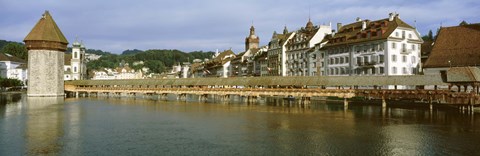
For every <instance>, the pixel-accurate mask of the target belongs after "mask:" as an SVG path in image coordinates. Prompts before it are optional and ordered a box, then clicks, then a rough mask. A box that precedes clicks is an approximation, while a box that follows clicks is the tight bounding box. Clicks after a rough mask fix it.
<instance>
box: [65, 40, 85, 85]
mask: <svg viewBox="0 0 480 156" xmlns="http://www.w3.org/2000/svg"><path fill="white" fill-rule="evenodd" d="M72 46H73V47H72V54H71V55H65V65H64V76H63V77H64V80H84V79H87V63H86V61H87V60H86V57H85V46H84V45H83V44H82V43H79V42H78V41H75V42H73V44H72ZM68 57H70V58H68ZM68 59H69V60H68Z"/></svg>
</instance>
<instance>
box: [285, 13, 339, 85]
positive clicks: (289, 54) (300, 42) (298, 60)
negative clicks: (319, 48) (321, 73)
mask: <svg viewBox="0 0 480 156" xmlns="http://www.w3.org/2000/svg"><path fill="white" fill-rule="evenodd" d="M331 32H332V28H331V25H320V26H314V25H313V23H312V21H311V20H310V19H309V20H308V22H307V24H306V26H305V27H304V28H300V29H299V30H297V31H296V32H295V34H293V35H294V36H293V37H292V38H291V39H290V40H288V41H287V44H286V51H285V54H286V58H287V61H286V67H287V71H286V74H287V76H314V75H311V74H312V73H314V72H310V71H309V68H310V67H309V64H310V62H309V61H310V59H309V57H310V53H309V50H311V48H313V47H314V46H315V44H317V43H320V42H321V41H322V40H323V38H324V37H325V36H327V35H328V34H330V33H331Z"/></svg>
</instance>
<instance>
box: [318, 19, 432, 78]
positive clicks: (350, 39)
mask: <svg viewBox="0 0 480 156" xmlns="http://www.w3.org/2000/svg"><path fill="white" fill-rule="evenodd" d="M338 27H339V28H338V30H339V31H338V32H337V33H336V34H335V35H333V36H332V38H331V39H329V41H328V43H327V44H326V45H325V46H324V47H323V48H321V49H320V52H319V54H320V55H321V56H324V57H323V62H324V67H323V70H321V71H320V73H323V75H329V76H349V75H369V76H372V75H388V76H390V75H414V74H416V73H417V71H418V69H419V64H420V54H421V48H420V47H421V44H422V43H423V40H422V38H421V36H420V34H419V33H418V31H417V30H416V29H415V28H414V27H412V26H410V25H408V24H406V23H405V22H403V21H402V20H400V17H399V15H398V14H390V16H389V18H386V19H381V20H377V21H369V20H361V19H357V21H356V22H354V23H351V24H348V25H345V26H341V24H339V25H338Z"/></svg>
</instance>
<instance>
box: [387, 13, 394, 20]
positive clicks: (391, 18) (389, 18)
mask: <svg viewBox="0 0 480 156" xmlns="http://www.w3.org/2000/svg"><path fill="white" fill-rule="evenodd" d="M394 16H395V15H394V14H393V13H390V14H388V21H393V17H394Z"/></svg>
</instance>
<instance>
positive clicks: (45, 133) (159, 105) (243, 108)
mask: <svg viewBox="0 0 480 156" xmlns="http://www.w3.org/2000/svg"><path fill="white" fill-rule="evenodd" d="M479 118H480V115H479V114H475V115H468V114H464V113H460V112H459V111H458V110H456V109H449V108H441V109H440V108H435V109H434V110H433V111H430V110H429V109H428V108H427V107H425V108H424V107H416V108H415V107H414V108H412V107H405V106H403V105H395V106H390V107H388V108H386V109H382V108H381V107H379V106H376V105H355V104H351V105H350V106H349V107H348V109H344V108H343V104H335V103H325V102H316V103H313V104H310V105H308V106H298V105H278V104H272V103H262V104H240V103H237V104H222V103H199V102H188V103H185V102H176V101H154V100H145V99H131V98H130V99H127V98H77V99H75V98H67V99H63V98H26V97H25V96H24V95H14V96H11V95H9V96H5V95H3V96H0V155H42V154H46V155H472V154H473V155H474V154H478V149H479V148H480V144H479V142H480V119H479Z"/></svg>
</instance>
